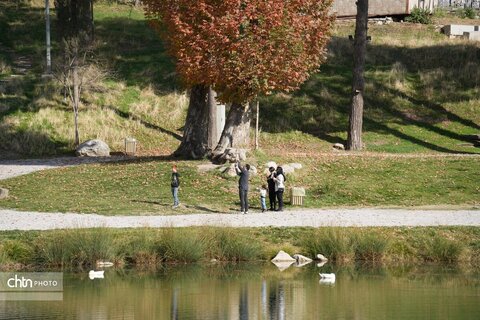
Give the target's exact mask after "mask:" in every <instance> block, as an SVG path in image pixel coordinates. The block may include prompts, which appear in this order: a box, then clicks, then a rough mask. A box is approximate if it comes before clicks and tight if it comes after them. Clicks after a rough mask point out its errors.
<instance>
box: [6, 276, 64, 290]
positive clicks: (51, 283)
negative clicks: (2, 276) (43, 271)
mask: <svg viewBox="0 0 480 320" xmlns="http://www.w3.org/2000/svg"><path fill="white" fill-rule="evenodd" d="M7 286H8V287H9V288H20V289H25V288H33V287H36V288H38V287H45V288H46V287H57V286H58V281H56V280H39V279H31V278H26V277H24V276H21V277H19V276H18V275H17V274H15V275H14V276H13V277H11V278H9V279H7Z"/></svg>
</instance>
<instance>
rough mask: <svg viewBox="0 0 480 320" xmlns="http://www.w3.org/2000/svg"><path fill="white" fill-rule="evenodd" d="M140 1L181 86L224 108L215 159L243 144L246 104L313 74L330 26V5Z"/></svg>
mask: <svg viewBox="0 0 480 320" xmlns="http://www.w3.org/2000/svg"><path fill="white" fill-rule="evenodd" d="M143 3H144V5H145V8H146V12H147V16H148V17H150V19H151V21H152V25H154V26H155V27H156V28H157V30H159V31H160V32H161V33H162V35H163V36H164V38H165V39H166V40H167V43H168V47H169V50H170V52H171V54H172V55H173V56H174V57H175V58H176V60H177V71H178V73H179V74H180V76H181V78H182V80H183V82H184V83H185V85H186V86H187V87H189V88H192V87H194V86H197V85H203V86H205V87H208V86H211V87H213V89H214V90H215V91H216V92H217V93H218V99H219V100H220V101H222V102H224V103H229V104H230V105H231V107H230V111H229V114H228V115H227V119H226V124H225V128H224V131H223V133H222V136H221V138H220V142H219V144H218V145H217V147H216V148H215V150H214V153H215V155H217V156H219V155H221V154H222V153H223V152H225V150H226V149H227V148H229V147H240V146H245V145H248V137H249V132H248V131H249V128H250V118H251V117H250V108H249V107H248V102H249V101H250V100H252V99H254V98H255V97H256V96H258V95H260V94H268V93H270V92H272V91H291V90H294V89H296V88H298V86H299V85H300V84H301V83H303V82H304V81H305V80H306V79H307V78H308V77H309V75H310V74H311V72H313V71H316V70H317V69H318V67H319V66H320V64H321V63H322V62H323V61H324V59H325V46H326V44H327V41H328V39H329V36H330V28H331V26H332V24H333V21H334V17H332V16H331V15H330V14H329V9H330V6H331V4H332V0H295V1H291V0H270V1H264V0H249V1H246V0H145V1H143ZM185 139H187V137H184V140H185Z"/></svg>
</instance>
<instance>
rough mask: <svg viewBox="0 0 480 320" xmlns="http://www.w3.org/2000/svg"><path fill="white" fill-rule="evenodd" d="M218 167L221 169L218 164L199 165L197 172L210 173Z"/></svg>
mask: <svg viewBox="0 0 480 320" xmlns="http://www.w3.org/2000/svg"><path fill="white" fill-rule="evenodd" d="M218 167H220V166H219V165H218V164H213V163H207V164H199V165H198V166H197V171H198V172H202V173H203V172H208V171H211V170H215V169H217V168H218Z"/></svg>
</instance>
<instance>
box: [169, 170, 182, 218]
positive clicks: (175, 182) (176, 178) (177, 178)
mask: <svg viewBox="0 0 480 320" xmlns="http://www.w3.org/2000/svg"><path fill="white" fill-rule="evenodd" d="M170 186H171V187H172V195H173V208H174V209H175V208H177V207H178V206H179V205H180V201H179V200H178V187H180V175H179V174H178V172H177V166H176V165H173V166H172V182H171V183H170Z"/></svg>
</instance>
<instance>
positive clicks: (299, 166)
mask: <svg viewBox="0 0 480 320" xmlns="http://www.w3.org/2000/svg"><path fill="white" fill-rule="evenodd" d="M288 165H289V166H290V167H292V168H293V169H295V170H300V169H302V168H303V166H302V164H301V163H289V164H288Z"/></svg>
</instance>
